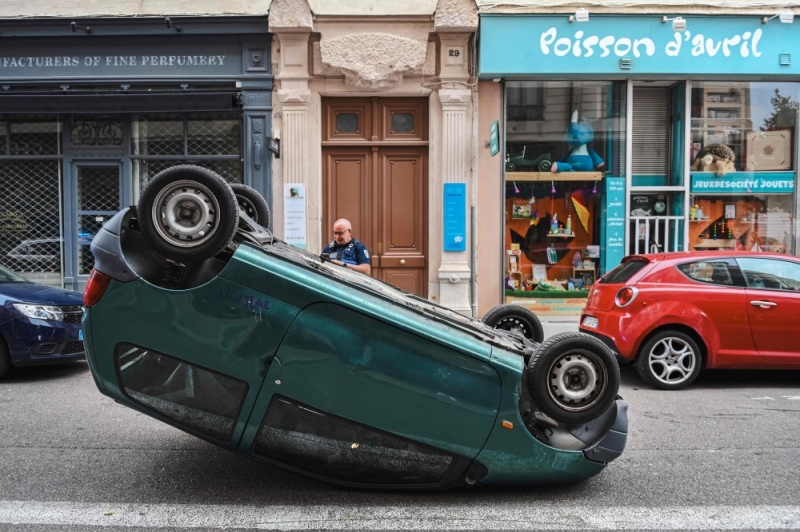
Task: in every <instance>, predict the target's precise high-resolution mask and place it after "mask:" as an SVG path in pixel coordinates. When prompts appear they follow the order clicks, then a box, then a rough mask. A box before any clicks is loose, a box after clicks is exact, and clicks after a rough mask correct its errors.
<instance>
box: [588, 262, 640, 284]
mask: <svg viewBox="0 0 800 532" xmlns="http://www.w3.org/2000/svg"><path fill="white" fill-rule="evenodd" d="M648 264H650V263H649V262H647V261H646V260H629V261H627V262H623V263H622V264H620V265H619V266H617V267H616V268H614V269H613V270H611V271H610V272H608V273H607V274H605V275H604V276H603V278H602V279H600V282H601V283H608V284H616V283H627V282H628V280H629V279H630V278H631V277H633V276H634V275H636V273H637V272H638V271H639V270H641V269H642V268H644V267H645V266H647V265H648Z"/></svg>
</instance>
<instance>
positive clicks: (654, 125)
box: [632, 87, 670, 176]
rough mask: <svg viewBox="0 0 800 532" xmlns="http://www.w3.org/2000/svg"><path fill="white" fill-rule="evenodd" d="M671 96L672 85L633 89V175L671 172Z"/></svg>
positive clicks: (662, 174)
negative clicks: (669, 167) (670, 86)
mask: <svg viewBox="0 0 800 532" xmlns="http://www.w3.org/2000/svg"><path fill="white" fill-rule="evenodd" d="M669 97H670V93H669V89H668V88H661V87H657V88H641V87H634V89H633V138H632V142H633V161H632V164H633V175H657V176H666V175H667V171H668V164H669V133H670V127H669V123H670V116H669V111H670V106H669Z"/></svg>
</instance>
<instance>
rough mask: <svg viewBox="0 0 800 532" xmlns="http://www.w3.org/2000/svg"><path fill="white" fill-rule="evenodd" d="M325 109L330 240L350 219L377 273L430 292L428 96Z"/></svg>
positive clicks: (340, 102) (343, 102)
mask: <svg viewBox="0 0 800 532" xmlns="http://www.w3.org/2000/svg"><path fill="white" fill-rule="evenodd" d="M322 109H323V120H322V127H323V135H322V139H323V141H322V154H323V163H322V171H323V190H322V192H323V198H324V204H323V230H324V233H323V235H326V236H325V238H326V241H330V240H332V239H333V232H332V231H333V223H334V222H335V221H336V220H337V219H339V218H347V219H348V220H350V222H351V223H352V225H353V237H354V238H356V239H358V240H360V241H361V242H363V243H364V244H365V245H366V246H367V248H368V249H369V252H370V255H371V257H372V276H373V277H375V278H377V279H380V280H382V281H385V282H387V283H389V284H391V285H394V286H397V287H398V288H402V289H403V290H406V291H408V292H412V293H415V294H418V295H420V296H423V297H426V296H427V289H428V287H427V274H426V273H427V265H428V264H427V257H426V252H427V243H428V233H427V230H428V223H427V200H428V188H427V182H428V180H427V177H428V170H427V168H428V130H427V99H424V98H357V99H356V98H331V99H323V101H322Z"/></svg>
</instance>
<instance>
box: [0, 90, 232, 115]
mask: <svg viewBox="0 0 800 532" xmlns="http://www.w3.org/2000/svg"><path fill="white" fill-rule="evenodd" d="M237 108H238V104H237V98H236V93H233V92H212V93H209V92H206V93H201V92H194V93H192V92H187V93H174V92H173V93H160V94H159V93H156V94H151V93H148V94H4V95H0V113H7V114H14V113H26V114H27V113H44V114H56V113H115V114H116V113H161V112H164V113H166V112H203V111H205V112H208V111H230V110H232V109H237Z"/></svg>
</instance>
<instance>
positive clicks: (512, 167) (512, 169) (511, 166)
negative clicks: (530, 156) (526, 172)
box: [506, 163, 517, 172]
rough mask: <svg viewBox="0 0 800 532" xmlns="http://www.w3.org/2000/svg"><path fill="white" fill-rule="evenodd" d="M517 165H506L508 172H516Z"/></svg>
mask: <svg viewBox="0 0 800 532" xmlns="http://www.w3.org/2000/svg"><path fill="white" fill-rule="evenodd" d="M516 171H517V165H516V164H514V163H506V172H516Z"/></svg>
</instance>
